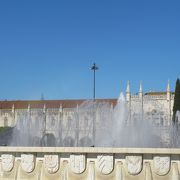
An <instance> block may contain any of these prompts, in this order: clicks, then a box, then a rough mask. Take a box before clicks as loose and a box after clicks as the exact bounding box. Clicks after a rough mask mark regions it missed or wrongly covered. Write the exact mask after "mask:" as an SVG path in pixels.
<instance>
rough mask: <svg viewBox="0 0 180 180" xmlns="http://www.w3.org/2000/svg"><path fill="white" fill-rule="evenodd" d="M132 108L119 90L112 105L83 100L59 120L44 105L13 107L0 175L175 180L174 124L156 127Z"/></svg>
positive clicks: (179, 143) (179, 142)
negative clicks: (14, 113)
mask: <svg viewBox="0 0 180 180" xmlns="http://www.w3.org/2000/svg"><path fill="white" fill-rule="evenodd" d="M139 103H141V102H139ZM136 110H137V112H138V113H137V114H136V116H133V117H130V116H129V108H128V106H127V103H126V101H125V98H124V95H123V94H122V93H121V94H120V96H119V98H118V101H117V104H116V106H115V107H113V106H112V105H111V104H109V103H106V102H96V101H85V102H83V103H82V104H81V105H80V106H77V107H76V108H74V109H73V116H72V118H71V119H67V120H66V122H65V123H62V121H63V119H61V117H60V116H59V115H58V114H57V113H56V112H53V113H54V114H53V116H52V118H47V116H48V113H47V112H46V108H44V109H43V110H42V111H39V110H38V111H37V110H36V109H35V110H28V111H26V112H25V111H19V112H18V119H17V124H16V126H15V127H14V129H13V133H12V140H11V141H10V142H8V147H0V153H1V158H0V177H1V179H18V180H21V179H41V180H46V179H51V178H54V179H62V180H71V179H87V180H95V179H99V180H100V179H114V180H116V179H120V180H122V179H132V180H133V179H139V180H141V179H143V180H144V179H145V180H154V179H165V180H166V179H167V180H168V179H172V180H176V179H177V180H178V179H179V178H180V176H179V169H178V168H179V167H178V166H179V164H180V160H179V159H180V158H179V157H180V150H179V149H178V148H179V147H180V138H179V131H178V126H177V125H174V124H170V125H169V126H167V127H164V126H161V125H158V126H157V124H154V123H152V122H153V121H149V117H146V115H145V114H144V113H143V111H142V108H141V106H140V105H139V106H136ZM55 117H56V118H55ZM166 136H168V141H167V140H166V139H167V138H166Z"/></svg>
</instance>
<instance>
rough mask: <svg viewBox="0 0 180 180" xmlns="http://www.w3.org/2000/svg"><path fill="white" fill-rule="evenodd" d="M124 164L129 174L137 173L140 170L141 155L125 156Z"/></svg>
mask: <svg viewBox="0 0 180 180" xmlns="http://www.w3.org/2000/svg"><path fill="white" fill-rule="evenodd" d="M126 164H127V169H128V172H129V174H131V175H137V174H139V173H140V172H141V170H142V156H126Z"/></svg>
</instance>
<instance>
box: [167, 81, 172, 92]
mask: <svg viewBox="0 0 180 180" xmlns="http://www.w3.org/2000/svg"><path fill="white" fill-rule="evenodd" d="M170 90H171V88H170V82H169V79H168V84H167V92H170Z"/></svg>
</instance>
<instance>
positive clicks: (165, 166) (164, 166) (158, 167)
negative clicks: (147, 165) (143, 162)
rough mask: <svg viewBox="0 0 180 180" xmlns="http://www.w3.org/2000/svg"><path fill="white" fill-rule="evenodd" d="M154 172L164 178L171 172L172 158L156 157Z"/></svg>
mask: <svg viewBox="0 0 180 180" xmlns="http://www.w3.org/2000/svg"><path fill="white" fill-rule="evenodd" d="M153 162H154V171H155V173H156V174H158V175H160V176H163V175H166V174H167V173H168V172H169V170H170V157H169V156H155V157H154V161H153Z"/></svg>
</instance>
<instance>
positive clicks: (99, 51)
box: [0, 0, 180, 99]
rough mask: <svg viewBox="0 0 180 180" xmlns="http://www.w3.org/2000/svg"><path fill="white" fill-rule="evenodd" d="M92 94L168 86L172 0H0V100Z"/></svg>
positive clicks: (178, 22) (177, 42)
mask: <svg viewBox="0 0 180 180" xmlns="http://www.w3.org/2000/svg"><path fill="white" fill-rule="evenodd" d="M93 62H96V63H97V65H98V66H99V71H98V72H97V89H96V94H97V98H114V97H117V96H118V95H119V92H120V91H124V90H125V88H126V82H127V80H130V82H131V90H132V92H133V93H136V92H137V91H138V89H139V81H140V80H142V82H143V89H144V91H149V90H156V91H162V90H166V85H167V81H168V79H169V80H170V83H171V87H172V89H174V85H175V81H176V78H177V77H179V76H180V1H179V0H168V1H167V0H149V1H148V0H147V1H146V0H117V1H116V0H111V1H110V0H89V1H88V0H29V1H28V0H16V1H15V0H1V1H0V99H40V98H41V93H43V94H44V97H45V99H66V98H68V99H71V98H73V99H76V98H91V97H92V85H93V84H92V75H93V74H92V72H91V71H90V69H89V68H90V66H91V65H92V63H93Z"/></svg>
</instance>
